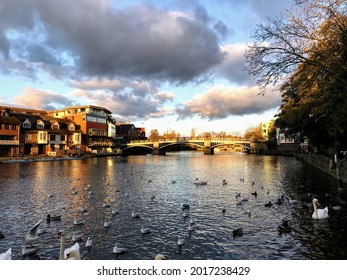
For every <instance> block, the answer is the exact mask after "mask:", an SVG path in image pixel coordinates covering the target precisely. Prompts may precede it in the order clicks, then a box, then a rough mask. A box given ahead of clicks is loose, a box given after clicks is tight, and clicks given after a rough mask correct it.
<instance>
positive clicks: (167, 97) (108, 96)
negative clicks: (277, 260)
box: [69, 78, 175, 120]
mask: <svg viewBox="0 0 347 280" xmlns="http://www.w3.org/2000/svg"><path fill="white" fill-rule="evenodd" d="M72 83H73V84H74V85H75V86H77V87H79V88H77V89H75V90H73V91H72V92H70V93H69V96H71V97H73V98H77V99H82V100H84V101H85V102H88V103H90V104H95V105H99V106H102V107H107V109H109V110H110V111H111V112H112V113H113V114H114V115H115V116H117V117H118V118H119V119H129V118H132V119H135V120H137V119H148V118H159V117H163V116H166V115H167V114H172V113H173V112H174V109H170V108H166V107H165V104H166V103H167V102H172V101H173V100H174V97H175V96H174V94H173V93H172V92H167V91H160V90H159V89H158V88H157V87H156V86H155V85H153V84H151V83H149V82H144V81H137V80H134V81H130V80H116V81H111V80H96V79H95V78H93V79H91V80H90V81H84V82H83V83H78V82H74V81H72ZM120 85H121V86H120Z"/></svg>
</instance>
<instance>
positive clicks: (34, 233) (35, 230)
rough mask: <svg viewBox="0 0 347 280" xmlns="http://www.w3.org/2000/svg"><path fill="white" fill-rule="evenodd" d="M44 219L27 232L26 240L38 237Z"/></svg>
mask: <svg viewBox="0 0 347 280" xmlns="http://www.w3.org/2000/svg"><path fill="white" fill-rule="evenodd" d="M41 222H42V220H40V221H39V222H38V223H36V224H35V225H34V226H33V227H32V228H31V230H29V232H28V233H27V235H26V237H25V240H26V241H33V240H35V239H37V238H38V235H39V226H40V224H41Z"/></svg>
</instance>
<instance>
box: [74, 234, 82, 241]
mask: <svg viewBox="0 0 347 280" xmlns="http://www.w3.org/2000/svg"><path fill="white" fill-rule="evenodd" d="M71 240H72V241H73V242H78V241H81V240H82V234H77V233H73V234H72V236H71Z"/></svg>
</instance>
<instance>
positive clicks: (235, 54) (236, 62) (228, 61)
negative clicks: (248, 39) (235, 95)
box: [216, 44, 255, 86]
mask: <svg viewBox="0 0 347 280" xmlns="http://www.w3.org/2000/svg"><path fill="white" fill-rule="evenodd" d="M222 49H223V52H224V53H225V60H224V62H223V63H222V64H221V65H219V66H218V67H217V68H216V71H217V74H218V76H220V77H223V78H225V79H227V80H228V81H230V82H231V83H234V84H238V85H245V84H246V85H248V86H250V85H254V84H255V82H254V79H253V77H252V76H250V75H249V74H248V72H247V71H246V70H245V62H246V59H245V51H246V49H247V45H246V44H230V45H225V46H223V47H222Z"/></svg>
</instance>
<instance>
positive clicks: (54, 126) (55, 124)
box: [52, 122, 59, 130]
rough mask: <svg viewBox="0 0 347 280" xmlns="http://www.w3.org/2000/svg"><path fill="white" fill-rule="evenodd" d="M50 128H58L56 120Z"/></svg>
mask: <svg viewBox="0 0 347 280" xmlns="http://www.w3.org/2000/svg"><path fill="white" fill-rule="evenodd" d="M52 128H53V129H56V130H58V129H59V124H58V123H57V122H55V123H54V124H53V125H52Z"/></svg>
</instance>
